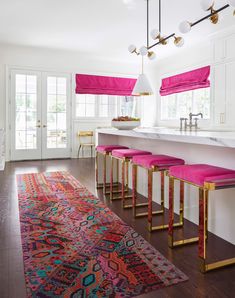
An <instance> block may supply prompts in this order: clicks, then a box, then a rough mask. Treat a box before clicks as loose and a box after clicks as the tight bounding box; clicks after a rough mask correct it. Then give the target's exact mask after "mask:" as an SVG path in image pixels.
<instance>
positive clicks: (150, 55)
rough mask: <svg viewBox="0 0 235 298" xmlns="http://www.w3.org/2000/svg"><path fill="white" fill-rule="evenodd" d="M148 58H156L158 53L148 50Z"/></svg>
mask: <svg viewBox="0 0 235 298" xmlns="http://www.w3.org/2000/svg"><path fill="white" fill-rule="evenodd" d="M148 58H149V60H154V59H155V58H156V54H155V53H154V52H152V51H151V52H148Z"/></svg>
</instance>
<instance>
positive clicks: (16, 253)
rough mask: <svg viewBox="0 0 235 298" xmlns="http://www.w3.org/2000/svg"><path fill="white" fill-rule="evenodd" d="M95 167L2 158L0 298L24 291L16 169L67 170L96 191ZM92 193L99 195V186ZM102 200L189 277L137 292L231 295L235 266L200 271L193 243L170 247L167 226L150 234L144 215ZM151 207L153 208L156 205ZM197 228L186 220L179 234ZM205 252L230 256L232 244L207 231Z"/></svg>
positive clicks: (177, 296)
mask: <svg viewBox="0 0 235 298" xmlns="http://www.w3.org/2000/svg"><path fill="white" fill-rule="evenodd" d="M94 169H95V167H94V159H80V160H77V159H75V160H74V159H73V160H69V159H67V160H50V161H49V160H48V161H25V162H11V163H7V164H6V169H5V171H4V172H0V298H25V297H26V291H25V283H24V273H23V258H22V249H21V239H20V225H19V212H18V199H17V189H16V181H15V175H16V174H19V173H33V172H34V173H35V172H43V171H56V170H66V171H69V172H70V173H71V174H72V175H73V176H75V177H76V178H77V179H78V180H79V181H80V182H81V183H82V184H83V185H84V186H86V187H87V188H88V189H89V190H90V191H91V192H92V193H94V194H97V193H96V189H95V170H94ZM97 195H98V196H99V197H100V198H101V199H103V195H102V192H101V191H99V192H98V194H97ZM105 202H106V203H107V204H108V205H109V207H110V208H111V209H112V210H113V211H114V212H115V213H116V214H118V215H119V216H120V217H121V218H122V219H123V220H124V221H125V222H127V223H128V224H129V225H131V226H132V227H133V228H134V229H135V230H136V231H137V232H139V233H140V234H141V235H142V236H143V237H144V238H145V239H146V240H147V241H148V242H150V243H151V244H152V245H153V246H154V247H155V248H156V249H157V250H159V251H160V252H161V253H162V254H163V255H164V256H165V257H166V258H167V259H169V260H170V261H171V262H173V263H174V264H175V265H176V266H177V267H178V268H179V269H181V270H182V271H183V272H184V273H185V274H187V275H188V277H189V281H188V282H185V283H181V284H178V285H176V286H172V287H169V288H165V289H163V290H159V291H157V292H153V293H150V294H148V295H142V296H141V297H152V298H153V297H160V298H161V297H163V298H165V297H173V298H182V297H184V298H187V297H189V298H190V297H196V298H200V297H211V298H217V297H231V298H232V297H235V266H231V267H227V268H224V269H219V270H217V271H213V272H210V273H207V274H201V273H200V272H199V271H198V258H197V245H190V246H185V247H181V248H177V249H174V250H171V249H169V248H168V246H167V232H166V231H162V232H155V233H152V234H150V233H149V232H148V231H147V229H146V219H144V218H141V219H136V220H135V219H133V218H132V212H131V210H123V209H122V208H121V202H120V201H114V202H112V203H110V202H109V200H108V199H105ZM155 207H156V208H157V205H156V206H155ZM166 216H167V213H166ZM159 220H160V219H159ZM228 228H229V227H228ZM182 233H183V232H182V230H179V231H178V235H177V237H182ZM196 234H197V226H196V225H194V224H192V223H190V222H188V221H186V222H185V229H184V235H185V236H189V235H190V236H193V235H196ZM209 256H210V258H213V259H219V258H223V257H234V256H235V247H234V245H232V244H229V243H228V242H226V241H224V240H222V239H220V238H218V237H216V236H214V235H212V234H210V235H209Z"/></svg>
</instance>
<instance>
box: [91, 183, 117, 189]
mask: <svg viewBox="0 0 235 298" xmlns="http://www.w3.org/2000/svg"><path fill="white" fill-rule="evenodd" d="M117 185H119V182H114V183H113V186H117ZM103 187H104V183H97V184H96V188H97V189H98V188H103ZM106 187H110V183H106Z"/></svg>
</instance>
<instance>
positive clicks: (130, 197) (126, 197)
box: [113, 195, 132, 200]
mask: <svg viewBox="0 0 235 298" xmlns="http://www.w3.org/2000/svg"><path fill="white" fill-rule="evenodd" d="M113 199H118V200H122V199H123V197H115V198H113ZM125 199H127V200H129V199H132V195H129V196H125V197H124V200H125Z"/></svg>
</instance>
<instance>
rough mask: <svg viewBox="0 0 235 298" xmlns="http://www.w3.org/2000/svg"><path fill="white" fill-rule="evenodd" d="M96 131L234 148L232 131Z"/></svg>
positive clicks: (154, 128)
mask: <svg viewBox="0 0 235 298" xmlns="http://www.w3.org/2000/svg"><path fill="white" fill-rule="evenodd" d="M96 131H97V133H100V134H107V135H116V136H123V137H134V138H144V139H155V140H165V141H172V142H182V143H191V144H201V145H211V146H219V147H227V148H235V130H234V131H222V130H221V131H219V130H218V131H209V130H208V131H206V130H197V131H193V130H192V131H180V130H179V129H176V128H163V127H151V128H136V129H133V130H118V129H116V128H99V129H97V130H96Z"/></svg>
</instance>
